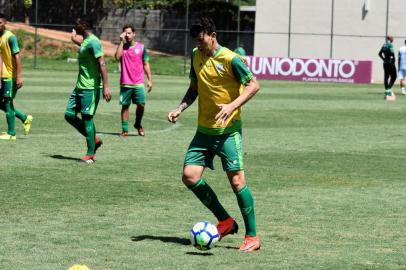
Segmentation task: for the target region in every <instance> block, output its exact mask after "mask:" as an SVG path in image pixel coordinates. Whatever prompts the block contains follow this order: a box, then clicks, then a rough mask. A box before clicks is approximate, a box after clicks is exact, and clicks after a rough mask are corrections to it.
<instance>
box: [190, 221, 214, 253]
mask: <svg viewBox="0 0 406 270" xmlns="http://www.w3.org/2000/svg"><path fill="white" fill-rule="evenodd" d="M219 237H220V235H219V232H218V231H217V228H216V226H214V225H213V224H211V223H210V222H208V221H200V222H198V223H196V224H195V225H194V226H193V228H192V229H191V230H190V241H191V242H192V246H194V247H195V248H197V249H199V250H209V249H211V248H212V247H214V245H215V244H216V242H217V241H218V240H219Z"/></svg>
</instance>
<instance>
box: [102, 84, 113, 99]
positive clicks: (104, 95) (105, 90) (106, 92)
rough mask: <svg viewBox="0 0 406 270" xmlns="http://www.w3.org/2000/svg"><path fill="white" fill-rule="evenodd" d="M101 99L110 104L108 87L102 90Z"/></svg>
mask: <svg viewBox="0 0 406 270" xmlns="http://www.w3.org/2000/svg"><path fill="white" fill-rule="evenodd" d="M103 98H104V99H105V100H106V101H107V102H110V100H111V92H110V88H109V87H104V88H103Z"/></svg>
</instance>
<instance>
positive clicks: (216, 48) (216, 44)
mask: <svg viewBox="0 0 406 270" xmlns="http://www.w3.org/2000/svg"><path fill="white" fill-rule="evenodd" d="M219 48H220V44H218V43H217V41H216V42H214V44H213V48H212V49H211V50H210V51H209V55H207V56H210V57H212V56H214V55H215V54H216V52H217V51H218V49H219Z"/></svg>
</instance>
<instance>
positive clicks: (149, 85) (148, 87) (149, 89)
mask: <svg viewBox="0 0 406 270" xmlns="http://www.w3.org/2000/svg"><path fill="white" fill-rule="evenodd" d="M147 89H148V93H149V92H151V91H152V81H147Z"/></svg>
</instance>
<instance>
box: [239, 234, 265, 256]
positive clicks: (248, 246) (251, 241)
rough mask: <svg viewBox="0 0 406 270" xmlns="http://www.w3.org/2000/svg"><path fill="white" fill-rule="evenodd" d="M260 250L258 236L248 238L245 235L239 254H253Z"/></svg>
mask: <svg viewBox="0 0 406 270" xmlns="http://www.w3.org/2000/svg"><path fill="white" fill-rule="evenodd" d="M260 248H261V241H260V240H259V237H258V236H249V235H246V236H245V239H244V242H242V245H241V247H240V251H241V252H253V251H255V250H259V249H260Z"/></svg>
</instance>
